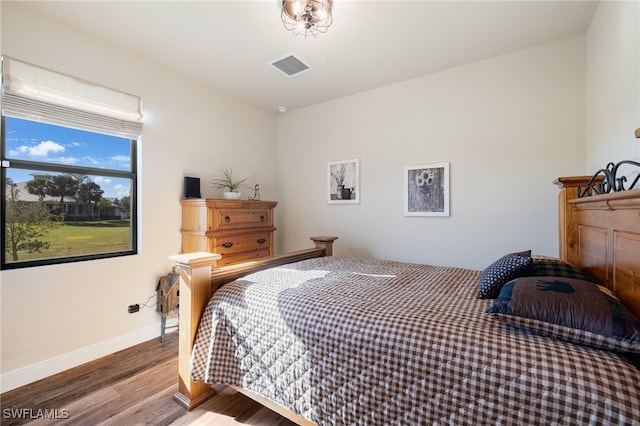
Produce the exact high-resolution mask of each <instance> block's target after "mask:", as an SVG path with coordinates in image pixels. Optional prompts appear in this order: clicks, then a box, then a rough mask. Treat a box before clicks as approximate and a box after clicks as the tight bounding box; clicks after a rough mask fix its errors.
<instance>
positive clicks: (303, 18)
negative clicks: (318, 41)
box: [281, 0, 333, 37]
mask: <svg viewBox="0 0 640 426" xmlns="http://www.w3.org/2000/svg"><path fill="white" fill-rule="evenodd" d="M332 7H333V1H332V0H282V14H281V17H282V22H283V23H284V27H285V28H286V29H287V30H288V31H291V32H292V33H293V34H294V35H300V34H302V35H304V36H305V37H307V36H309V35H312V36H314V37H316V36H317V35H318V34H321V33H326V32H327V29H328V28H329V26H331V23H332V21H333V17H332V16H331V9H332Z"/></svg>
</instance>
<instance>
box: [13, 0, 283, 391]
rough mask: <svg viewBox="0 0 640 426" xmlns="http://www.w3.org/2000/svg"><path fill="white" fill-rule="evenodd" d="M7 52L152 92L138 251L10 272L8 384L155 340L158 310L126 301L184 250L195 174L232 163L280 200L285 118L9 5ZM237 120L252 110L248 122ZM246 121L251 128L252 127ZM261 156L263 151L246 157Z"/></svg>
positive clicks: (214, 173) (146, 100)
mask: <svg viewBox="0 0 640 426" xmlns="http://www.w3.org/2000/svg"><path fill="white" fill-rule="evenodd" d="M1 7H2V54H7V55H9V56H13V57H15V58H18V59H21V60H24V61H27V62H32V63H34V64H37V65H40V66H44V67H47V68H51V69H54V70H57V71H60V72H64V73H68V74H71V75H75V76H78V77H80V78H84V79H87V80H90V81H93V82H95V83H98V84H102V85H105V86H107V87H113V88H115V89H119V90H123V91H125V92H130V93H134V94H137V95H140V96H142V99H143V112H144V114H145V122H144V131H143V136H142V142H141V149H140V151H139V153H140V155H139V156H140V158H141V161H140V168H139V171H140V182H139V185H140V186H139V188H140V198H141V200H140V214H141V220H140V235H141V239H140V254H139V255H137V256H129V257H122V258H117V259H109V260H99V261H90V262H81V263H72V264H67V265H57V266H47V267H38V268H29V269H23V270H10V271H2V272H0V280H1V285H0V290H1V292H2V293H1V314H0V318H1V321H2V337H1V338H2V341H1V343H2V344H1V353H0V356H1V359H2V367H1V372H2V391H6V390H9V389H11V388H13V387H16V386H19V385H21V384H24V383H28V382H30V381H33V380H36V379H38V378H41V377H44V376H47V375H49V374H53V373H55V372H57V371H62V370H64V369H66V368H69V367H72V366H75V365H77V364H79V363H82V362H86V361H88V360H91V359H94V358H96V357H99V356H102V355H105V354H109V353H112V352H114V351H116V350H119V349H122V348H124V347H128V346H131V345H133V344H136V343H139V342H142V341H145V340H148V339H151V338H154V337H156V336H158V335H159V333H160V321H159V319H160V317H159V315H158V314H157V313H156V312H155V310H154V308H152V309H143V310H141V312H139V313H136V314H128V313H127V306H128V305H129V304H131V303H136V302H137V303H142V302H145V301H146V300H147V298H148V297H149V296H151V295H154V293H155V286H156V283H157V280H158V278H159V277H160V276H162V275H164V274H166V273H167V272H169V271H170V268H171V263H170V262H169V261H168V256H170V255H172V254H176V253H178V251H179V250H180V232H179V231H180V221H181V211H180V204H179V199H180V197H181V194H182V179H183V176H185V175H190V176H199V177H201V179H202V191H203V195H204V196H214V195H218V191H215V190H213V189H212V188H211V187H210V185H208V184H207V182H208V181H210V180H211V179H212V178H214V177H218V176H219V175H221V173H222V169H223V168H228V167H232V168H233V170H234V172H237V174H238V176H242V177H249V178H250V182H259V183H260V184H261V195H262V198H263V199H275V198H276V169H275V166H276V135H277V127H276V119H275V114H274V113H273V112H271V111H266V110H262V109H258V108H255V107H253V106H250V105H248V104H246V103H244V102H242V101H239V100H236V99H233V98H230V97H228V96H226V95H223V94H221V93H220V92H217V91H215V90H212V89H211V88H209V87H207V86H204V85H201V84H199V83H197V82H195V81H192V80H188V79H185V78H184V77H182V76H180V75H177V74H174V73H172V72H171V71H169V70H167V69H163V68H160V67H158V66H157V65H156V64H153V63H149V62H146V61H145V60H143V59H141V58H139V57H137V56H134V55H131V54H129V53H128V52H126V51H124V50H121V49H118V48H115V47H114V46H111V45H108V44H105V43H104V42H102V41H101V40H98V39H94V38H92V37H90V36H88V35H87V34H85V33H79V32H77V31H76V30H75V29H73V28H71V27H68V26H65V25H63V24H61V23H59V22H56V21H53V20H51V19H49V18H45V17H44V16H43V15H39V14H37V13H35V12H33V11H31V10H30V9H28V8H25V7H24V6H21V5H19V4H18V3H15V2H2V4H1ZM239 117H242V121H240V119H239ZM247 122H249V123H251V126H247V125H245V124H246V123H247ZM247 152H251V153H252V154H253V155H247Z"/></svg>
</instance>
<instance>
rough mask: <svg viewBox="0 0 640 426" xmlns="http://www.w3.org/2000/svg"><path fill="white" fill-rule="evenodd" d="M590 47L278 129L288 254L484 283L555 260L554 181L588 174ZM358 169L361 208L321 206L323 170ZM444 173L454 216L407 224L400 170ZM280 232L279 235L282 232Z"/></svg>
mask: <svg viewBox="0 0 640 426" xmlns="http://www.w3.org/2000/svg"><path fill="white" fill-rule="evenodd" d="M584 86H585V80H584V38H583V37H582V36H580V37H575V38H570V39H567V40H563V41H559V42H554V43H550V44H545V45H542V46H539V47H535V48H531V49H527V50H523V51H518V52H515V53H511V54H508V55H504V56H500V57H496V58H493V59H489V60H485V61H482V62H477V63H473V64H469V65H466V66H461V67H458V68H454V69H451V70H448V71H445V72H441V73H438V74H432V75H428V76H425V77H422V78H418V79H414V80H410V81H406V82H402V83H399V84H395V85H392V86H388V87H382V88H379V89H375V90H372V91H369V92H366V93H361V94H357V95H354V96H349V97H345V98H342V99H338V100H334V101H330V102H326V103H324V104H320V105H315V106H311V107H308V108H304V109H299V110H294V111H291V112H289V113H287V114H286V115H284V116H281V117H279V119H278V120H279V123H278V161H279V165H278V171H279V174H278V187H279V201H280V210H279V212H278V217H279V221H280V228H279V231H278V233H279V236H278V238H279V239H280V240H281V242H282V244H283V246H284V247H283V248H284V250H292V249H296V248H297V249H299V248H302V247H306V246H307V245H308V238H309V236H310V235H312V234H325V235H326V234H329V235H337V236H338V237H339V240H338V241H337V242H336V246H335V249H336V253H337V254H338V255H354V256H374V257H379V258H387V259H396V260H403V261H413V262H421V263H430V264H436V265H453V266H462V267H469V268H474V269H482V268H484V267H485V266H486V265H487V264H488V263H490V262H491V261H493V260H495V259H496V257H497V256H499V255H502V254H504V253H506V252H509V251H511V250H522V249H529V248H530V249H532V250H533V251H534V253H539V254H546V255H557V253H558V242H557V238H558V237H557V235H558V224H557V223H558V222H557V194H558V188H557V187H556V186H555V185H553V184H552V181H553V179H555V178H556V177H559V176H572V175H580V174H583V172H584V161H585V157H584V128H585V122H584ZM350 158H359V159H360V169H361V191H360V197H361V202H360V204H358V205H335V204H332V205H328V204H327V201H326V198H327V195H326V192H327V183H326V182H327V177H326V169H327V162H328V161H331V160H343V159H350ZM445 161H448V162H450V168H451V187H450V188H451V204H450V206H451V216H450V217H448V218H442V217H405V216H404V215H403V204H402V203H403V197H402V191H403V167H404V166H408V165H420V164H429V163H437V162H445ZM282 231H284V232H282Z"/></svg>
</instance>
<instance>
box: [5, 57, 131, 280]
mask: <svg viewBox="0 0 640 426" xmlns="http://www.w3.org/2000/svg"><path fill="white" fill-rule="evenodd" d="M39 73H40V74H39ZM40 77H41V78H40ZM58 77H59V78H60V79H61V81H62V82H61V83H60V84H59V85H58V87H56V81H55V79H56V78H58ZM52 82H53V83H52ZM49 84H50V85H51V86H52V87H45V90H44V92H45V95H42V93H43V90H42V86H43V85H49ZM29 85H31V86H33V87H37V88H38V89H39V90H31V91H30V90H29ZM25 86H26V87H27V89H26V90H25ZM60 87H64V89H65V90H70V92H69V93H68V94H63V96H60V91H59V88H60ZM46 89H50V91H51V93H52V96H49V97H47V95H46ZM32 92H33V93H36V92H37V93H38V96H40V97H38V96H36V97H35V98H33V97H31V93H32ZM60 99H62V102H60ZM65 102H68V104H65ZM140 103H141V102H140V99H139V98H137V97H133V96H132V95H127V94H123V93H121V92H117V91H113V90H112V89H108V88H104V87H101V86H96V85H94V84H92V83H87V82H84V81H82V80H77V79H75V78H73V77H69V76H66V75H63V74H58V73H55V72H53V71H49V70H46V69H42V68H39V67H35V66H33V65H31V64H27V63H23V62H20V61H17V60H15V59H12V58H7V57H3V91H2V132H1V146H0V151H1V152H0V155H1V157H2V168H1V173H2V183H3V184H2V185H1V187H0V190H1V191H2V197H1V202H2V206H1V207H2V212H1V223H2V229H3V232H2V237H3V238H2V240H3V252H2V256H1V265H0V266H1V268H2V269H13V268H22V267H29V266H39V265H47V264H56V263H66V262H75V261H83V260H91V259H99V258H106V257H116V256H125V255H132V254H135V253H137V214H136V200H137V189H136V182H137V174H136V163H137V160H136V148H137V139H138V137H139V134H140V132H141V130H142V124H141V118H142V114H141V113H140ZM34 118H35V119H34Z"/></svg>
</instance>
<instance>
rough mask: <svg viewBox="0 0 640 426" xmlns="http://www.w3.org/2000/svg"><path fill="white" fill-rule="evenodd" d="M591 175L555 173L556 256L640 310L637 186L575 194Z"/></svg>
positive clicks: (639, 196) (639, 312)
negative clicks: (557, 206) (579, 195)
mask: <svg viewBox="0 0 640 426" xmlns="http://www.w3.org/2000/svg"><path fill="white" fill-rule="evenodd" d="M590 178H591V177H590V176H574V177H565V178H558V179H557V180H556V181H555V183H556V184H557V185H558V186H559V187H560V188H561V192H560V196H559V210H560V218H559V219H560V258H561V259H563V260H565V261H567V262H570V263H572V264H574V265H576V266H577V267H579V268H581V269H583V270H585V271H587V272H588V273H589V274H591V275H592V276H593V277H595V278H597V279H598V280H599V281H600V282H601V283H603V284H604V285H606V286H607V287H608V288H609V289H611V290H612V291H613V292H614V293H615V294H616V295H617V296H618V297H619V298H620V300H622V302H623V303H624V304H625V305H626V306H627V307H628V308H629V309H631V311H633V312H634V313H635V314H636V315H637V316H640V188H638V189H632V190H628V191H620V192H610V193H608V194H602V195H594V196H590V197H584V198H578V197H577V188H578V187H581V186H582V187H583V186H584V185H585V184H586V183H587V182H588V181H589V179H590Z"/></svg>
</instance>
